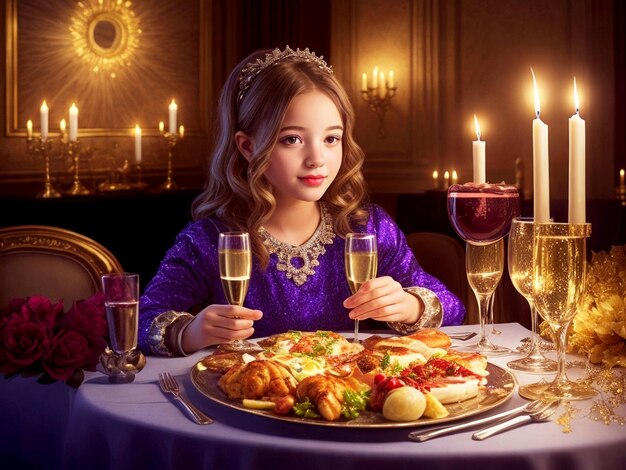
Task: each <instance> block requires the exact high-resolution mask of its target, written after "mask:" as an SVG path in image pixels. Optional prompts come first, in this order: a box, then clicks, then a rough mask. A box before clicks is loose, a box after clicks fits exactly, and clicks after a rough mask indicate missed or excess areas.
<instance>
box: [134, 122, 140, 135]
mask: <svg viewBox="0 0 626 470" xmlns="http://www.w3.org/2000/svg"><path fill="white" fill-rule="evenodd" d="M135 135H141V127H139V124H135Z"/></svg>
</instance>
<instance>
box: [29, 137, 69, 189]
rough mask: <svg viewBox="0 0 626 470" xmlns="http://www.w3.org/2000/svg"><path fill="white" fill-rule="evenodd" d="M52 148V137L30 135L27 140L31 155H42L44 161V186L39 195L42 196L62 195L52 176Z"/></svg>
mask: <svg viewBox="0 0 626 470" xmlns="http://www.w3.org/2000/svg"><path fill="white" fill-rule="evenodd" d="M51 150H52V142H51V140H50V139H46V140H42V139H41V137H33V136H28V139H27V141H26V151H27V152H28V154H29V155H41V156H42V157H43V161H44V188H43V190H41V191H40V192H39V193H37V197H40V198H45V199H48V198H56V197H61V193H60V192H58V191H57V190H56V189H54V187H53V186H52V180H51V178H50V154H51Z"/></svg>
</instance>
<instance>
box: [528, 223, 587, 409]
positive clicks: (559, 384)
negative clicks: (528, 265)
mask: <svg viewBox="0 0 626 470" xmlns="http://www.w3.org/2000/svg"><path fill="white" fill-rule="evenodd" d="M534 234H535V239H534V246H533V300H534V302H535V307H536V308H537V311H538V312H539V314H540V315H541V317H542V318H543V319H544V320H546V321H547V322H548V323H549V324H550V326H551V327H552V329H553V330H554V331H555V333H556V340H557V353H558V361H557V362H558V363H557V371H556V377H555V378H554V381H553V382H550V383H548V384H546V383H545V381H541V382H539V383H533V384H528V385H524V386H522V387H520V395H522V396H523V397H525V398H529V399H533V400H534V399H543V400H556V399H563V400H586V399H588V398H591V397H593V396H594V395H596V392H595V390H593V389H592V388H591V387H589V386H588V385H584V384H581V383H577V382H572V381H571V380H569V379H568V378H567V373H566V370H565V352H566V351H567V330H568V328H569V325H570V323H571V322H572V320H573V319H574V316H575V315H576V311H577V310H578V308H579V306H580V303H581V301H582V298H583V294H584V291H585V272H586V266H587V253H586V250H587V246H586V242H587V237H589V235H590V234H591V224H566V223H556V222H548V223H535V224H534Z"/></svg>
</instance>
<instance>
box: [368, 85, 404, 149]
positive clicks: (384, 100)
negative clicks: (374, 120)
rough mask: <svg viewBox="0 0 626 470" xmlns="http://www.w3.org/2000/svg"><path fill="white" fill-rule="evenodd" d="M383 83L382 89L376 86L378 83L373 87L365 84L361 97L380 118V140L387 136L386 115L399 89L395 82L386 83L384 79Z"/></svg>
mask: <svg viewBox="0 0 626 470" xmlns="http://www.w3.org/2000/svg"><path fill="white" fill-rule="evenodd" d="M364 78H365V77H364ZM381 82H382V83H381V85H382V86H380V87H379V86H376V85H377V84H376V82H374V83H373V84H372V85H369V84H367V85H366V84H365V83H364V86H363V87H362V89H361V96H362V98H363V99H364V100H365V102H366V103H367V104H368V106H369V108H370V109H371V110H372V111H374V112H375V113H376V115H377V116H378V138H380V139H384V138H385V136H386V135H387V133H386V132H385V126H384V121H385V113H387V108H389V103H390V102H391V99H392V98H393V97H394V96H396V90H397V89H398V87H396V86H395V84H394V83H393V82H385V81H384V78H383V79H382V80H381Z"/></svg>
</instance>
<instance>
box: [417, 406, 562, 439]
mask: <svg viewBox="0 0 626 470" xmlns="http://www.w3.org/2000/svg"><path fill="white" fill-rule="evenodd" d="M549 406H550V403H546V402H544V401H541V400H535V401H531V402H530V403H526V404H525V405H522V406H519V407H517V408H513V409H512V410H508V411H503V412H502V413H498V414H496V415H493V416H487V417H486V418H480V419H475V420H472V421H467V422H466V423H461V424H453V425H451V426H450V425H447V426H441V427H438V428H434V429H430V430H428V431H412V432H410V433H409V439H411V440H413V441H417V442H424V441H427V440H429V439H432V438H434V437H439V436H445V435H446V434H452V433H455V432H458V431H462V430H464V429H469V428H475V427H478V426H482V425H485V424H489V423H494V422H496V421H500V420H502V419H507V418H514V417H515V416H520V415H524V414H529V413H537V412H539V411H542V410H544V409H546V408H548V407H549Z"/></svg>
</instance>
